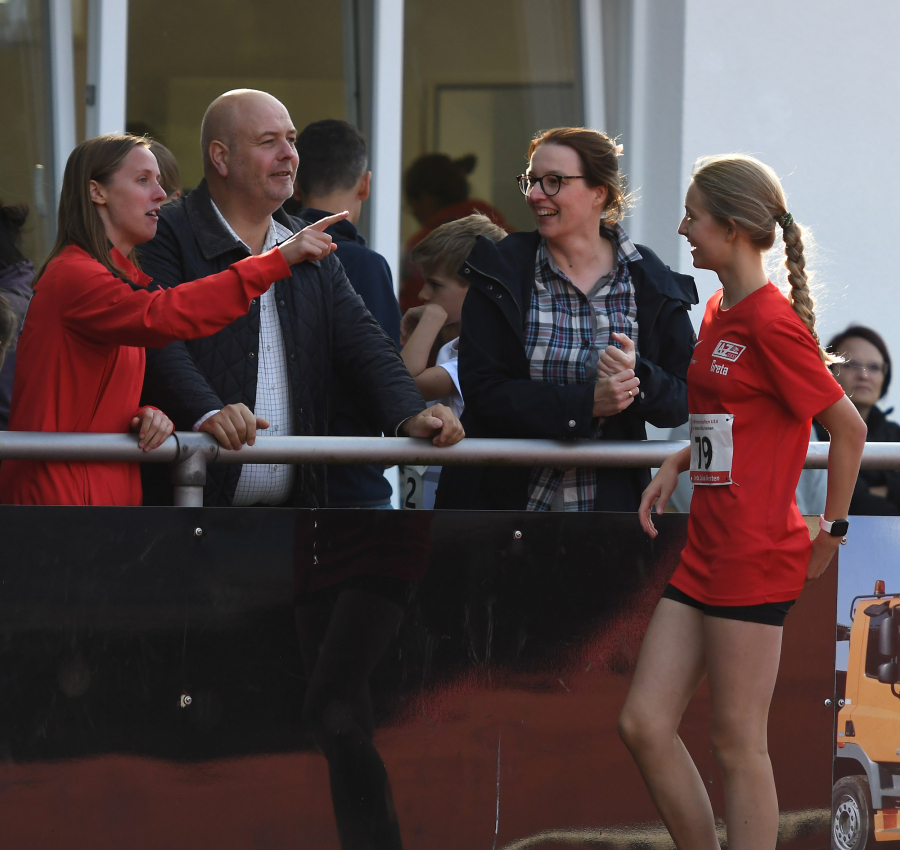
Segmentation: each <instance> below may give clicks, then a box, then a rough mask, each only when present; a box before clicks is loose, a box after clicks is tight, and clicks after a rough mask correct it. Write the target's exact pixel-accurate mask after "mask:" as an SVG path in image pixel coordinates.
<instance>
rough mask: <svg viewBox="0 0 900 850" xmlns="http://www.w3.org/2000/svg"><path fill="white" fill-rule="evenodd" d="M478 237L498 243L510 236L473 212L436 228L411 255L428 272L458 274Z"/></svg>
mask: <svg viewBox="0 0 900 850" xmlns="http://www.w3.org/2000/svg"><path fill="white" fill-rule="evenodd" d="M479 236H486V237H487V238H488V239H491V240H492V241H494V242H499V241H500V240H501V239H505V238H506V237H507V233H506V231H505V230H504V229H503V228H502V227H500V226H499V225H497V224H494V222H492V221H491V220H490V219H489V218H488V217H487V216H486V215H482V214H481V213H472V214H471V215H467V216H466V217H465V218H460V219H457V220H456V221H448V222H447V223H446V224H442V225H441V226H440V227H436V228H435V229H434V230H432V231H431V233H429V234H428V235H427V236H426V237H425V238H424V239H423V240H422V241H421V242H420V243H419V244H418V245H416V247H415V248H413V250H412V254H411V257H410V258H411V259H412V261H413V262H414V263H415V264H416V265H417V266H420V267H421V268H422V270H423V271H424V272H425V273H426V274H429V273H432V274H433V273H434V272H437V273H438V274H452V275H458V273H459V270H460V268H461V267H462V264H463V263H464V262H465V261H466V257H468V256H469V252H470V251H471V250H472V248H474V247H475V240H476V239H477V238H478V237H479ZM460 282H461V283H467V282H466V281H462V280H461V281H460Z"/></svg>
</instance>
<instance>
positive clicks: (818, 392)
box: [755, 318, 844, 421]
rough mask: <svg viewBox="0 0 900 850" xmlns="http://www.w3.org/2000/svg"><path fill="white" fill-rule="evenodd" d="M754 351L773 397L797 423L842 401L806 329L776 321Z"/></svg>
mask: <svg viewBox="0 0 900 850" xmlns="http://www.w3.org/2000/svg"><path fill="white" fill-rule="evenodd" d="M755 347H756V348H757V350H758V351H759V354H760V361H761V364H762V369H763V370H764V371H765V372H766V374H767V377H768V380H769V386H770V387H771V389H772V391H773V394H774V395H775V396H776V397H777V398H778V399H780V401H781V403H782V404H783V405H784V406H785V407H786V408H787V409H788V410H789V411H790V412H791V413H792V414H793V415H794V417H796V418H797V419H799V420H800V421H806V420H807V419H812V417H814V416H815V415H816V414H817V413H820V412H821V411H823V410H824V409H825V408H826V407H830V406H831V405H832V404H834V403H835V402H837V401H839V400H840V399H841V398H843V396H844V391H843V389H841V385H840V384H839V383H838V382H837V381H836V380H835V379H834V376H833V375H832V374H831V372H829V371H828V368H827V367H826V366H825V364H824V363H823V362H822V358H821V357H819V347H818V346H817V345H816V341H815V340H814V339H813V337H812V334H811V333H810V332H809V331H808V330H807V329H806V327H805V326H803V325H801V324H799V323H797V322H793V321H790V320H788V319H784V318H781V319H775V320H774V321H772V322H770V323H769V324H768V325H766V326H765V327H764V328H762V330H761V331H760V333H759V337H758V339H757V341H756V346H755Z"/></svg>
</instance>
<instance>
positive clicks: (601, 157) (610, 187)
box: [527, 127, 631, 222]
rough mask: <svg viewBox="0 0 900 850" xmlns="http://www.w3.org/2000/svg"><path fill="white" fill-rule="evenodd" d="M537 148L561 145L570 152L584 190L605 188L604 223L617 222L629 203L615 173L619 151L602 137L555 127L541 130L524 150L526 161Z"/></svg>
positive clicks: (620, 180)
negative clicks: (577, 161)
mask: <svg viewBox="0 0 900 850" xmlns="http://www.w3.org/2000/svg"><path fill="white" fill-rule="evenodd" d="M541 145H563V146H565V147H567V148H572V150H573V151H575V153H577V154H578V158H579V159H580V160H581V169H582V171H583V173H584V178H585V180H584V182H585V183H586V184H587V185H588V186H592V187H594V186H606V189H607V192H608V194H607V196H606V206H605V207H604V208H603V214H604V218H605V219H606V221H609V222H617V221H621V220H622V219H623V218H624V216H625V213H626V212H627V211H628V207H629V205H630V203H631V196H630V195H629V194H627V193H626V191H625V185H624V181H623V180H622V174H621V172H620V171H619V147H618V146H617V145H616V143H615V141H613V140H612V139H611V138H610V137H609V136H607V135H606V133H601V132H600V131H599V130H589V129H587V128H586V127H557V128H556V129H554V130H542V131H541V132H540V133H538V134H537V135H536V136H535V137H534V139H532V141H531V144H530V145H529V147H528V157H527V158H528V159H529V160H530V159H531V157H532V155H533V154H534V152H535V151H536V150H537V149H538V148H539V147H540V146H541Z"/></svg>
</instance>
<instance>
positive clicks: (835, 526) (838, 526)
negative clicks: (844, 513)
mask: <svg viewBox="0 0 900 850" xmlns="http://www.w3.org/2000/svg"><path fill="white" fill-rule="evenodd" d="M819 528H821V529H822V531H824V532H825V533H826V534H830V535H831V536H832V537H846V536H847V532H848V531H849V530H850V523H849V522H847V520H845V519H836V520H834V521H833V522H828V521H827V520H826V519H825V517H824V516H823V515H820V516H819Z"/></svg>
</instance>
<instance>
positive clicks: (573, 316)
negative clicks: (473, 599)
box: [525, 224, 641, 511]
mask: <svg viewBox="0 0 900 850" xmlns="http://www.w3.org/2000/svg"><path fill="white" fill-rule="evenodd" d="M605 235H606V236H607V237H608V238H609V239H610V241H611V242H612V244H613V248H614V249H615V252H616V261H617V265H616V267H615V268H614V269H613V270H612V271H611V272H610V273H609V274H608V275H605V276H604V277H602V278H600V280H598V281H597V283H596V284H594V287H593V288H592V289H591V291H590V292H589V293H588V294H587V295H585V294H584V293H583V292H581V291H580V290H579V289H578V288H576V287H575V285H574V284H573V283H572V281H571V280H569V278H568V277H566V275H565V274H563V272H561V271H560V270H559V268H558V267H557V265H556V262H555V261H554V260H553V257H552V255H551V254H550V251H549V250H548V249H547V244H546V242H545V241H544V240H543V239H542V240H541V243H540V245H539V247H538V251H537V256H536V257H535V263H534V290H533V291H532V294H531V304H530V305H529V309H528V318H527V321H526V326H525V353H526V354H527V356H528V360H529V362H530V364H531V380H532V381H547V382H549V383H553V384H589V383H593V382H594V381H595V380H596V377H597V363H598V362H599V360H600V354H601V352H602V351H603V350H604V349H605V348H606V346H607V345H609V344H610V342H611V341H612V337H611V334H613V333H622V334H627V335H628V336H629V337H630V338H631V339H632V340H633V341H634V345H635V351H637V340H638V323H637V304H636V302H635V297H634V284H633V283H632V281H631V273H630V271H629V268H628V263H629V262H633V261H635V260H640V259H641V255H640V254H639V253H638V250H637V248H635V247H634V243H633V242H632V241H631V239H629V238H628V234H627V233H626V232H625V231H624V230H623V229H622V227H621V226H620V225H618V224H615V225H613V226H612V227H608V228H607V229H606V233H605ZM593 438H594V439H599V438H600V431H599V429H597V430H596V431H595V432H594V435H593ZM596 478H597V476H596V471H595V470H594V469H592V468H577V469H553V468H550V467H542V468H536V469H533V470H532V472H531V478H530V480H529V483H528V510H530V511H546V510H550V508H551V505H553V506H554V507H557V506H559V507H561V508H562V509H563V510H567V511H591V510H593V509H594V499H595V494H596V487H597V484H596ZM560 496H561V499H560ZM554 502H555V503H556V504H554Z"/></svg>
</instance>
